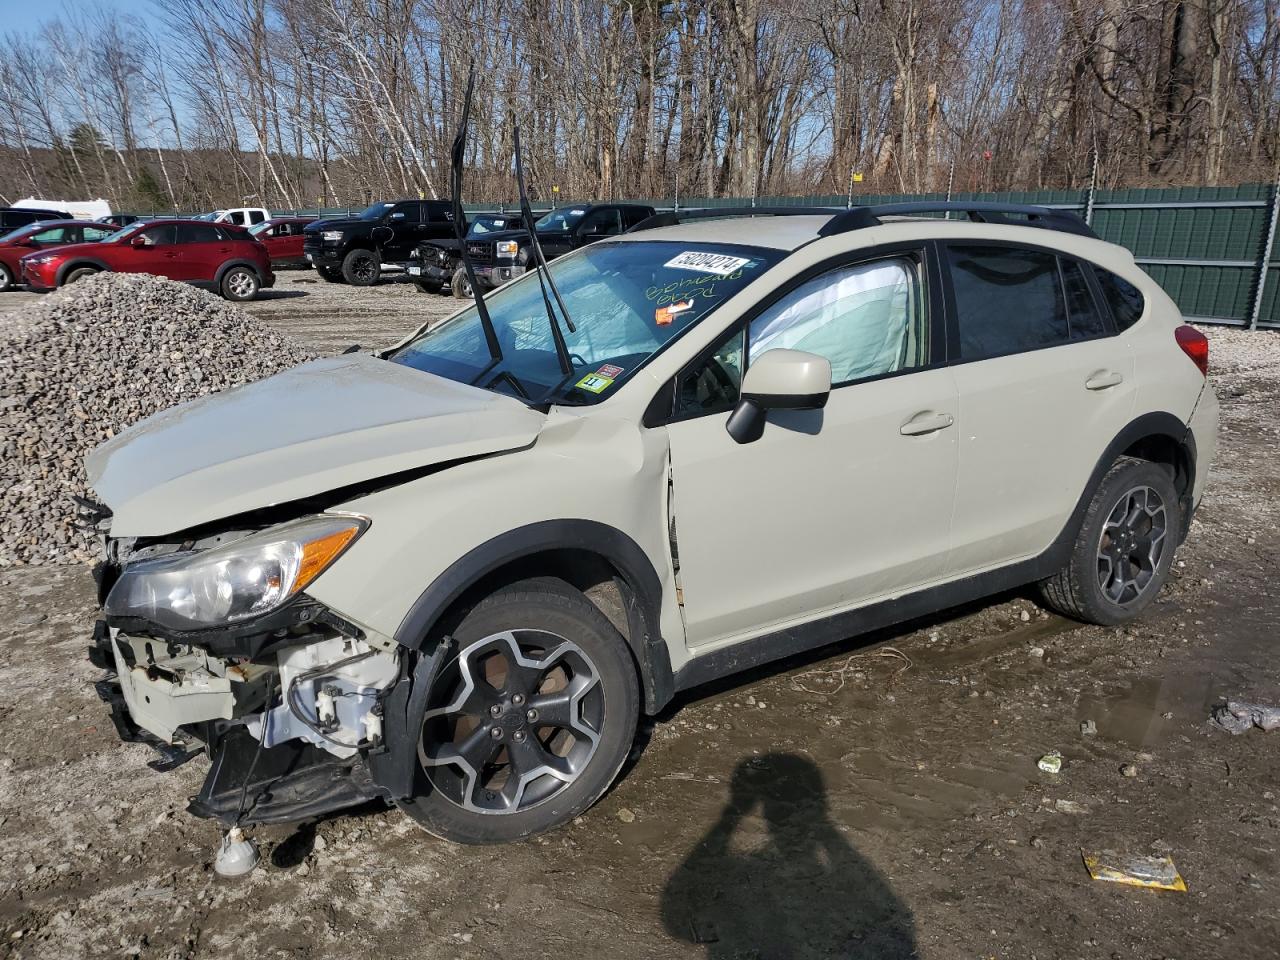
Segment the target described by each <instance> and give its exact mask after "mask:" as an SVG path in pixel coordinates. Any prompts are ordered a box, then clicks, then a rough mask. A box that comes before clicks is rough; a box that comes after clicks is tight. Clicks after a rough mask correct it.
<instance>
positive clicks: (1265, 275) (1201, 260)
mask: <svg viewBox="0 0 1280 960" xmlns="http://www.w3.org/2000/svg"><path fill="white" fill-rule="evenodd" d="M946 199H948V197H947V195H946V194H941V193H928V194H894V195H887V194H876V195H862V194H855V195H853V196H852V197H849V196H846V195H828V196H808V197H757V198H754V199H745V200H744V199H742V198H733V197H680V198H678V199H676V198H671V197H667V198H662V199H649V200H643V201H636V202H644V203H650V204H652V205H653V206H655V207H657V208H659V209H664V210H670V209H673V208H676V207H679V208H680V209H690V208H694V207H743V206H830V207H844V206H846V205H847V204H848V203H849V202H850V200H852V202H853V203H854V204H872V203H896V202H902V201H910V200H946ZM950 199H952V200H991V201H998V202H1004V203H1029V204H1038V205H1041V206H1048V207H1053V208H1056V209H1062V210H1072V211H1074V212H1076V213H1078V214H1080V216H1082V217H1084V218H1085V220H1087V221H1088V222H1089V224H1090V226H1092V227H1093V229H1094V231H1095V232H1096V233H1097V234H1098V236H1100V237H1102V239H1104V240H1109V241H1111V242H1112V243H1117V244H1120V245H1121V246H1124V247H1127V248H1128V249H1129V250H1130V251H1132V253H1133V256H1134V259H1135V260H1137V262H1138V263H1139V265H1141V266H1142V268H1143V269H1145V270H1146V271H1147V272H1148V273H1150V274H1151V276H1152V277H1154V278H1155V279H1156V280H1157V281H1158V282H1159V283H1160V284H1161V286H1163V287H1164V288H1165V290H1167V291H1168V292H1169V295H1170V296H1171V297H1173V299H1174V300H1175V301H1176V302H1177V304H1178V306H1179V307H1180V308H1181V310H1182V312H1183V314H1184V315H1185V316H1186V317H1187V318H1189V319H1193V320H1197V321H1201V322H1205V323H1225V324H1232V325H1236V326H1246V327H1255V328H1256V327H1265V328H1274V329H1280V256H1278V255H1280V250H1277V249H1276V244H1275V243H1274V242H1273V239H1274V236H1275V233H1276V219H1277V218H1276V200H1277V192H1276V188H1275V187H1273V186H1266V185H1262V184H1249V185H1245V186H1240V187H1177V188H1171V189H1129V190H1093V191H1091V190H1088V189H1081V190H1042V191H1021V192H1012V193H955V194H952V195H951V196H950ZM580 202H585V201H580ZM539 206H541V207H542V209H544V210H545V209H546V205H545V203H544V204H540V205H539ZM466 207H467V209H468V210H469V211H472V212H480V211H500V212H504V213H510V212H512V211H514V210H515V209H516V207H515V205H514V204H513V203H506V204H493V203H489V204H467V205H466ZM358 210H359V208H347V207H329V208H323V209H314V208H313V209H310V210H298V211H295V212H296V213H298V214H300V215H301V214H310V215H312V216H315V215H319V216H347V215H349V213H351V212H358ZM279 212H280V213H283V212H284V211H279Z"/></svg>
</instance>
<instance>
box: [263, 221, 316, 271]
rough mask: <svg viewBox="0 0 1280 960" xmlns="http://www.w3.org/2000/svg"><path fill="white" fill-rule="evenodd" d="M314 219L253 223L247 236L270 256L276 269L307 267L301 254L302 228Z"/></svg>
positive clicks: (303, 255)
mask: <svg viewBox="0 0 1280 960" xmlns="http://www.w3.org/2000/svg"><path fill="white" fill-rule="evenodd" d="M315 219H316V218H315V217H273V218H272V219H270V220H264V221H262V223H255V224H254V225H253V226H252V227H250V228H249V234H250V236H252V237H253V238H254V239H255V240H257V241H258V242H259V243H261V244H262V245H263V246H264V247H266V248H267V253H269V254H270V255H271V262H272V263H273V264H274V265H275V266H277V267H283V266H290V267H305V266H308V263H307V258H306V255H305V254H304V253H303V252H302V228H303V227H305V226H306V225H307V224H308V223H314V222H315Z"/></svg>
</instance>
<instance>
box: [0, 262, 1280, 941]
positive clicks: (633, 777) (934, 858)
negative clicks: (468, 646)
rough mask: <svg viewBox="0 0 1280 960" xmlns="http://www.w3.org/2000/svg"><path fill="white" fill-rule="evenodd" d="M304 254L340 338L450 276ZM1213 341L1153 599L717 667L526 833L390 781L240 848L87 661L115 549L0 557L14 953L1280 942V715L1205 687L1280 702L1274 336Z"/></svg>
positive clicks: (370, 339) (316, 293)
mask: <svg viewBox="0 0 1280 960" xmlns="http://www.w3.org/2000/svg"><path fill="white" fill-rule="evenodd" d="M305 279H307V278H305V277H302V278H300V277H293V278H290V279H289V280H288V281H286V282H285V283H283V284H282V285H281V293H282V294H283V293H293V294H298V295H295V296H279V297H277V298H274V299H271V300H266V301H263V302H262V303H261V304H259V305H258V306H255V307H254V308H253V309H254V311H255V312H258V313H259V314H261V315H265V316H267V317H269V318H270V319H271V320H272V321H273V322H276V323H278V324H279V325H280V326H281V327H282V328H284V329H288V330H291V331H293V332H295V333H297V334H298V335H299V336H300V337H302V338H303V339H305V340H308V341H310V342H312V343H314V344H316V345H318V346H321V347H325V348H337V347H341V346H344V345H346V344H347V343H349V342H352V341H356V342H360V343H362V344H365V345H366V346H372V345H374V344H377V343H382V342H387V341H389V340H391V339H392V338H393V337H394V336H395V335H396V334H397V333H399V332H401V331H402V330H405V329H408V328H411V327H412V326H414V325H415V324H417V323H420V322H421V321H422V320H423V319H425V318H427V316H428V315H429V311H432V310H435V311H442V310H444V309H447V308H448V307H449V306H451V305H452V301H449V300H446V299H445V298H443V297H434V296H431V297H429V296H425V295H423V294H420V293H418V292H417V291H415V290H413V289H412V288H410V287H408V286H407V285H401V284H397V285H394V286H388V287H385V288H378V289H375V290H361V291H353V290H351V289H350V288H347V287H333V286H331V285H324V284H307V283H305V282H304V281H305ZM303 295H305V296H303ZM8 305H9V301H8V298H5V299H4V301H3V303H2V304H0V309H4V308H5V307H7V306H8ZM1213 339H1214V345H1213V362H1214V365H1215V369H1216V371H1217V372H1216V374H1215V381H1216V385H1217V388H1218V391H1219V393H1220V395H1221V397H1222V400H1223V424H1224V435H1223V449H1222V454H1221V457H1220V459H1219V462H1218V464H1217V467H1216V469H1215V471H1214V474H1213V479H1212V484H1211V488H1210V490H1209V494H1208V497H1207V499H1206V503H1205V505H1204V507H1203V509H1202V511H1201V512H1200V514H1199V516H1198V518H1197V520H1196V523H1195V526H1194V528H1193V530H1192V532H1191V535H1190V539H1189V540H1188V542H1187V544H1186V545H1185V547H1184V548H1183V550H1182V551H1181V553H1180V555H1179V557H1180V562H1179V563H1178V564H1177V566H1176V573H1175V579H1174V581H1173V582H1172V583H1171V585H1170V586H1169V587H1168V588H1167V590H1166V591H1165V593H1164V595H1163V596H1162V597H1161V598H1160V601H1159V602H1158V604H1157V605H1156V607H1155V608H1154V609H1153V610H1152V611H1151V612H1150V613H1149V614H1148V615H1147V616H1146V617H1144V618H1143V619H1142V620H1141V621H1140V622H1139V623H1137V624H1136V625H1134V626H1133V627H1131V628H1129V629H1127V630H1105V629H1098V628H1092V627H1082V626H1079V625H1077V624H1074V623H1071V622H1067V621H1064V620H1061V619H1059V618H1057V617H1054V616H1051V615H1049V614H1047V613H1045V612H1043V611H1042V610H1041V609H1040V608H1039V607H1038V606H1036V604H1035V603H1034V600H1033V599H1032V597H1031V594H1030V593H1027V594H1025V595H1022V594H1015V595H1009V596H1004V597H1001V598H997V599H996V600H995V601H993V602H991V603H988V604H983V605H975V606H974V607H972V608H969V609H965V610H958V611H951V612H950V613H948V614H946V615H944V616H939V617H936V618H933V619H931V620H929V621H927V622H919V623H915V624H912V625H911V626H910V627H909V628H907V629H899V630H895V631H890V632H887V633H884V634H881V635H879V636H877V637H874V638H872V639H871V641H869V642H868V641H866V640H863V641H857V642H853V643H848V644H844V645H842V646H839V647H834V648H829V649H827V650H824V651H822V652H821V653H820V654H818V655H815V656H811V657H807V658H805V659H804V660H802V661H793V662H790V663H787V664H784V665H781V666H778V667H773V668H770V669H767V670H763V671H758V672H756V673H754V674H750V675H747V676H743V677H739V678H735V679H734V680H732V681H730V682H725V683H721V684H719V685H717V686H715V687H713V688H709V689H704V690H702V691H700V692H699V695H698V696H690V697H686V698H685V699H683V700H681V701H680V702H679V703H677V704H676V705H674V706H673V707H672V708H671V709H669V710H668V711H667V712H666V713H665V714H664V715H663V716H661V717H660V718H658V720H657V721H656V722H654V723H651V724H647V725H646V729H645V731H644V736H643V737H642V739H644V740H647V741H648V742H647V744H646V745H645V746H644V749H643V751H640V750H637V753H636V755H635V757H634V759H633V763H632V764H631V765H630V767H629V769H628V771H627V772H626V775H625V776H624V777H623V779H622V780H621V781H620V782H619V784H618V785H617V786H616V787H615V788H614V789H613V791H612V792H611V793H610V794H609V795H608V796H606V797H605V799H604V800H603V801H602V802H601V803H600V804H599V805H598V806H597V807H596V808H594V809H592V810H590V811H588V812H587V813H586V814H585V815H584V816H582V817H581V818H579V820H578V821H576V822H575V823H574V824H572V825H571V826H569V827H568V828H566V829H563V830H560V831H559V832H556V833H553V834H550V835H548V836H546V837H543V838H539V839H536V840H532V841H529V842H526V843H522V844H517V845H514V846H508V847H497V848H466V847H455V846H451V845H449V844H446V843H443V842H440V841H437V840H434V839H432V838H431V837H429V836H427V835H426V834H423V833H421V832H419V831H418V830H417V829H416V828H415V827H414V826H413V825H412V824H411V823H410V822H409V821H408V820H407V819H406V818H404V817H402V816H401V815H399V814H398V813H396V812H394V811H388V810H385V809H381V808H374V807H370V808H366V809H362V810H359V811H356V812H354V813H351V814H349V815H343V816H337V817H333V818H330V819H327V820H324V821H323V822H321V823H319V824H318V825H316V826H314V827H307V828H303V829H299V830H292V831H291V830H290V829H287V828H275V829H271V830H267V829H260V830H258V831H257V836H258V838H259V840H260V841H262V842H263V847H264V854H265V857H266V863H265V866H264V867H263V868H260V869H259V870H257V871H256V872H255V873H254V874H253V875H252V876H251V877H249V878H247V879H245V880H241V881H238V882H230V881H222V880H219V879H218V878H216V877H215V876H214V874H213V872H212V870H211V864H210V862H211V858H212V854H213V850H214V845H215V843H216V841H217V839H218V831H217V829H216V828H214V827H213V826H211V825H209V824H207V823H203V822H199V821H195V820H193V819H191V818H190V817H189V816H187V815H186V814H185V813H184V812H183V806H184V804H185V802H186V799H187V797H188V796H189V795H192V794H194V793H195V792H196V790H197V789H198V787H199V784H200V781H201V779H202V777H203V774H204V764H203V762H202V761H200V760H196V761H193V762H191V763H188V764H187V765H186V766H184V767H182V768H180V769H179V770H177V771H175V772H172V773H166V774H162V773H157V772H155V771H153V770H151V769H150V768H148V766H147V761H148V760H150V759H152V757H153V755H152V753H151V752H150V751H149V750H148V749H147V748H145V747H142V746H138V745H124V744H120V743H119V742H117V740H116V738H115V736H114V734H113V732H112V730H111V726H110V723H109V721H108V720H107V717H106V714H105V712H104V708H103V706H102V705H101V704H100V703H99V702H98V700H97V699H96V697H95V695H94V693H93V688H92V681H93V680H94V679H96V675H95V671H94V670H93V668H92V667H90V665H89V664H88V663H87V662H86V661H85V659H84V650H85V646H86V644H87V642H88V635H89V629H90V625H91V623H92V621H93V599H92V594H91V586H90V583H89V580H88V577H87V575H86V574H85V573H83V572H82V571H79V570H76V569H73V568H57V569H53V568H44V569H42V568H24V569H10V570H7V571H0V623H2V624H3V625H4V626H3V627H0V830H2V834H3V837H4V843H3V844H0V954H3V955H5V956H13V957H33V958H34V957H51V958H52V957H58V958H62V957H90V956H92V957H117V956H134V955H137V956H144V957H163V958H169V957H183V958H186V957H253V958H258V957H290V958H308V960H310V958H325V957H334V958H339V957H341V958H346V957H349V956H352V955H353V953H354V954H355V955H358V956H368V957H396V958H407V957H415V958H417V957H420V958H440V960H447V958H455V957H457V958H488V957H499V956H511V955H518V956H523V957H591V958H601V957H603V958H624V957H625V958H632V957H645V958H665V957H687V958H697V957H708V958H744V960H745V958H761V960H773V958H800V957H813V958H818V957H835V956H840V957H856V958H877V960H878V958H907V957H913V956H919V957H926V958H948V960H949V958H957V960H959V958H971V960H976V958H987V957H1000V958H1018V960H1025V958H1031V957H1034V958H1038V960H1049V958H1112V957H1115V958H1120V957H1123V958H1136V960H1160V958H1178V960H1188V958H1195V960H1202V958H1217V957H1223V958H1226V957H1231V958H1252V957H1259V958H1261V957H1272V956H1275V954H1276V946H1275V945H1276V943H1277V942H1280V896H1277V890H1280V853H1278V849H1277V848H1278V847H1280V800H1278V799H1277V792H1280V732H1273V733H1263V732H1262V731H1260V730H1253V731H1251V732H1249V733H1247V734H1244V735H1242V736H1238V737H1232V736H1229V735H1227V734H1225V733H1222V732H1219V731H1216V730H1211V729H1209V727H1208V724H1207V723H1206V719H1207V717H1208V715H1209V712H1210V709H1211V707H1212V705H1213V704H1214V703H1216V702H1217V701H1218V700H1219V699H1220V698H1222V697H1225V696H1232V697H1243V698H1253V699H1258V700H1263V701H1266V702H1271V703H1276V702H1280V660H1278V659H1277V657H1276V655H1275V651H1274V647H1275V643H1276V640H1277V634H1278V629H1280V603H1277V599H1276V592H1277V587H1276V583H1275V574H1276V570H1277V567H1278V562H1280V526H1278V521H1280V500H1278V499H1277V495H1278V494H1280V457H1277V455H1276V450H1277V440H1278V439H1280V427H1278V426H1277V423H1278V421H1277V418H1276V411H1277V410H1280V336H1276V335H1269V334H1255V335H1247V334H1242V333H1225V332H1217V333H1215V334H1214V335H1213ZM1086 720H1092V721H1094V722H1095V724H1096V726H1097V733H1096V735H1091V736H1086V735H1082V733H1081V729H1080V725H1081V723H1082V722H1083V721H1086ZM1050 750H1060V751H1061V752H1062V754H1063V756H1064V757H1065V766H1064V767H1063V770H1062V772H1061V773H1060V774H1057V775H1054V774H1048V773H1042V772H1040V771H1039V770H1038V769H1037V766H1036V760H1037V759H1038V758H1039V757H1040V756H1041V755H1043V754H1045V753H1046V752H1047V751H1050ZM1126 764H1133V765H1134V766H1135V767H1136V776H1133V777H1126V776H1124V775H1122V773H1121V767H1122V766H1123V765H1126ZM1130 772H1133V771H1130ZM1082 849H1084V850H1101V849H1114V850H1119V851H1124V852H1130V853H1139V854H1163V853H1168V854H1171V855H1172V856H1173V858H1174V860H1175V861H1176V863H1177V865H1178V866H1179V868H1180V869H1181V871H1182V874H1183V875H1184V876H1185V878H1186V880H1187V883H1188V885H1189V887H1190V890H1189V892H1187V893H1164V892H1156V891H1148V890H1141V889H1136V888H1131V887H1125V886H1120V885H1116V884H1106V883H1099V882H1096V881H1092V880H1090V879H1089V877H1088V875H1087V873H1086V872H1085V869H1084V866H1083V864H1082V862H1081V850H1082Z"/></svg>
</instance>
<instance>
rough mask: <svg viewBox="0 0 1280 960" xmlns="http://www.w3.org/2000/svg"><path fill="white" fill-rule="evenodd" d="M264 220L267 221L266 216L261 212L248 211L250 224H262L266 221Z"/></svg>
mask: <svg viewBox="0 0 1280 960" xmlns="http://www.w3.org/2000/svg"><path fill="white" fill-rule="evenodd" d="M266 219H267V215H266V214H265V213H263V212H262V211H261V210H250V211H249V222H250V223H262V222H263V221H264V220H266Z"/></svg>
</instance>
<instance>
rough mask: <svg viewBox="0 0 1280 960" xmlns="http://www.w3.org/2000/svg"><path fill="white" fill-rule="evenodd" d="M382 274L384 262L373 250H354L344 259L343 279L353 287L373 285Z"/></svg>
mask: <svg viewBox="0 0 1280 960" xmlns="http://www.w3.org/2000/svg"><path fill="white" fill-rule="evenodd" d="M380 276H382V264H381V263H380V262H379V260H378V255H377V254H376V253H374V252H373V251H372V250H352V251H351V252H350V253H348V254H347V255H346V256H345V257H343V259H342V279H343V280H345V281H347V283H349V284H351V285H352V286H353V287H372V286H373V285H374V284H375V283H377V282H378V278H379V277H380Z"/></svg>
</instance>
